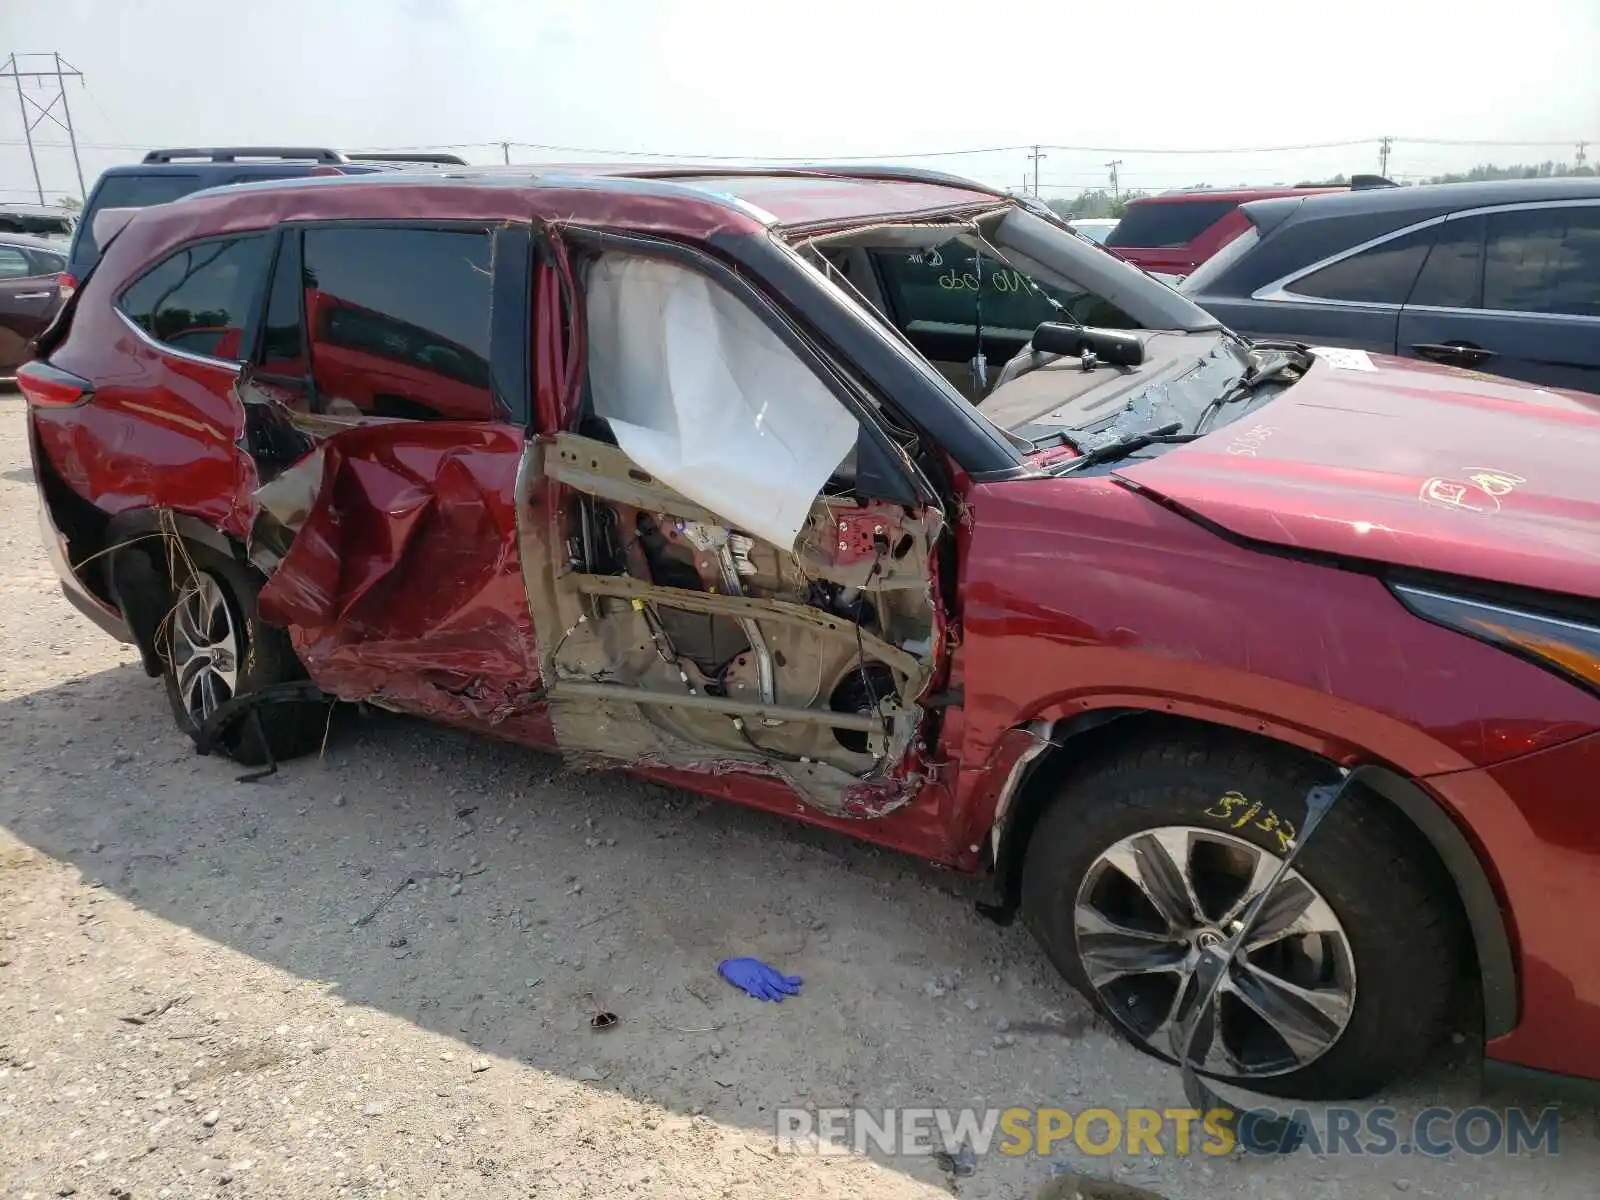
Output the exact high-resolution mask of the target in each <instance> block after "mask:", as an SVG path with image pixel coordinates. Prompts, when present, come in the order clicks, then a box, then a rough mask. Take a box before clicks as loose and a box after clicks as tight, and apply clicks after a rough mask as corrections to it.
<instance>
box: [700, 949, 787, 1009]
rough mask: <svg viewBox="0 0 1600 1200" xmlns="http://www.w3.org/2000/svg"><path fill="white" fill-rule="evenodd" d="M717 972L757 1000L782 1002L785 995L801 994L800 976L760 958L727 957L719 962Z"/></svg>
mask: <svg viewBox="0 0 1600 1200" xmlns="http://www.w3.org/2000/svg"><path fill="white" fill-rule="evenodd" d="M717 974H718V975H721V976H722V977H723V978H724V979H726V980H727V981H728V982H729V983H731V984H733V986H734V987H736V988H739V989H741V990H742V991H745V992H748V993H749V994H750V995H752V996H754V997H755V998H756V999H757V1000H775V1001H777V1002H778V1003H779V1004H782V1003H783V998H784V997H785V996H798V995H799V994H800V984H801V979H800V976H798V975H785V974H784V973H783V972H782V971H779V970H778V969H777V968H776V967H769V966H767V964H766V963H764V962H762V961H761V960H760V959H759V958H725V959H723V960H722V961H721V962H719V963H718V964H717Z"/></svg>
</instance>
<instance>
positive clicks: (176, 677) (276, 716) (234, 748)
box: [154, 542, 328, 766]
mask: <svg viewBox="0 0 1600 1200" xmlns="http://www.w3.org/2000/svg"><path fill="white" fill-rule="evenodd" d="M178 561H179V563H180V566H179V568H178V569H176V570H174V572H173V573H174V575H177V576H178V578H177V579H176V580H175V581H174V582H175V584H176V586H175V587H174V589H173V603H172V606H171V608H170V609H169V610H167V612H166V615H165V618H164V620H163V621H162V622H161V625H160V627H159V628H158V629H157V631H156V634H155V638H154V641H155V645H156V647H157V649H158V651H159V653H160V654H161V656H162V658H163V660H164V662H163V665H164V667H165V671H164V674H165V677H166V684H167V698H168V699H169V700H170V701H171V702H172V715H173V717H174V718H175V719H176V720H177V722H178V725H179V727H180V728H181V729H182V730H183V731H184V732H185V733H187V734H188V735H189V736H190V737H195V736H197V735H198V734H199V732H200V727H201V726H202V725H203V724H205V721H206V719H207V718H208V717H210V716H211V714H212V713H214V712H216V711H217V709H218V708H220V707H221V706H222V705H224V704H226V703H227V702H228V701H230V700H234V699H237V698H239V697H243V696H248V695H249V694H250V693H252V692H257V691H261V690H263V689H265V688H269V687H272V686H274V685H276V684H280V683H293V682H297V681H300V680H304V679H305V677H306V673H305V669H304V668H303V667H302V666H301V665H300V660H299V658H298V657H297V656H296V655H295V652H294V647H293V645H292V644H291V643H290V641H289V634H288V632H287V631H286V630H283V629H279V628H277V627H276V626H272V625H268V624H266V623H265V622H264V621H262V620H261V618H260V617H259V616H258V615H257V614H256V593H257V591H258V590H259V586H260V585H259V583H258V580H259V578H260V576H258V575H256V574H255V573H254V572H253V571H252V570H251V569H250V568H249V567H247V566H245V565H244V564H242V563H240V562H238V561H237V560H235V559H233V558H230V557H228V556H227V555H224V554H220V553H218V552H217V551H216V550H213V549H212V548H210V547H209V546H202V545H197V544H195V543H192V542H186V543H184V546H183V553H182V555H181V557H180V558H179V560H178ZM327 720H328V706H327V705H326V704H322V703H318V702H315V701H307V700H299V699H295V700H288V701H277V702H273V703H264V704H261V705H258V706H257V707H256V708H255V709H254V710H253V711H251V712H249V713H247V714H245V715H244V716H243V717H242V718H241V719H240V720H238V721H236V722H235V723H233V724H232V725H230V726H228V727H227V728H226V729H224V730H223V731H222V732H220V733H219V735H218V737H217V743H216V744H217V749H219V750H221V751H222V752H224V753H226V754H227V755H228V756H229V757H230V758H232V759H234V760H236V761H238V762H241V763H244V764H246V765H247V766H260V765H262V764H264V763H265V762H267V760H268V758H269V757H270V758H272V759H275V760H277V761H279V762H283V761H286V760H288V759H291V758H296V757H298V756H300V755H302V754H309V753H311V752H312V751H313V750H315V749H316V748H317V747H318V746H319V745H321V742H322V737H323V734H324V732H325V731H326V729H327Z"/></svg>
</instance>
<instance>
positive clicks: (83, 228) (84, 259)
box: [72, 173, 200, 271]
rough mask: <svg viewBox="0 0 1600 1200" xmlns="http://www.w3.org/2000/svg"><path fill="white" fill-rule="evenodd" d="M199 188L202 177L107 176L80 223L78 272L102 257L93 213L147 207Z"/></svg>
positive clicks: (76, 246)
mask: <svg viewBox="0 0 1600 1200" xmlns="http://www.w3.org/2000/svg"><path fill="white" fill-rule="evenodd" d="M199 187H200V176H198V175H191V174H177V173H163V174H154V173H151V174H148V175H106V176H104V177H103V178H102V179H101V180H100V185H99V186H98V187H96V188H95V189H94V193H93V194H92V195H91V196H90V197H89V208H88V210H87V211H85V212H84V214H83V218H82V219H81V220H80V221H79V222H78V240H77V242H76V243H75V244H74V246H73V251H72V259H73V263H74V264H75V265H76V267H77V269H78V270H79V271H86V270H87V269H88V268H89V267H91V266H93V265H94V264H95V262H96V261H97V260H98V259H99V257H100V248H99V247H98V246H96V245H95V240H94V214H95V213H97V212H99V211H100V210H101V209H103V208H148V207H150V206H151V205H152V204H165V203H167V202H168V201H169V200H176V199H177V198H178V197H179V196H187V195H188V194H189V193H190V192H193V191H196V190H197V189H198V188H199Z"/></svg>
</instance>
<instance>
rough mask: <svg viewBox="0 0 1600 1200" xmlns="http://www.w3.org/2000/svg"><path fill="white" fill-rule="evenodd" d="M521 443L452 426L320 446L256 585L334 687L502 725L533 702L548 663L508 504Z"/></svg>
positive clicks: (356, 432)
mask: <svg viewBox="0 0 1600 1200" xmlns="http://www.w3.org/2000/svg"><path fill="white" fill-rule="evenodd" d="M522 451H523V439H522V437H521V435H520V434H518V433H517V432H516V431H515V430H512V429H508V428H504V427H494V426H485V425H481V424H466V423H455V422H436V423H428V424H416V423H410V422H397V423H394V424H385V425H375V426H370V427H367V428H361V429H350V430H347V431H345V432H342V433H339V434H336V435H334V436H333V437H331V438H329V439H328V440H327V441H325V442H323V443H322V445H321V446H320V447H319V448H318V450H317V452H316V454H315V455H314V456H313V462H314V463H315V464H316V465H318V466H319V467H320V471H319V474H320V481H319V486H318V488H317V492H316V499H315V501H314V503H313V504H312V505H311V506H310V508H309V510H308V511H305V512H304V513H303V515H302V514H301V513H300V512H299V511H297V508H296V506H295V505H294V503H293V501H292V500H291V501H290V502H289V507H288V508H278V509H277V510H276V511H275V504H274V502H275V500H277V498H278V495H279V494H280V493H283V494H286V495H291V496H292V494H293V489H292V488H286V487H282V486H280V485H283V484H285V483H288V484H293V483H294V480H292V479H289V478H287V477H280V479H279V480H278V481H277V482H276V483H274V484H268V485H267V486H266V487H265V488H264V489H263V491H262V495H261V501H262V506H263V509H264V511H265V512H266V514H267V515H268V516H269V517H273V518H276V519H278V520H279V521H280V522H282V523H283V524H284V525H285V526H286V527H293V523H294V522H299V523H298V528H297V529H296V532H295V535H294V538H293V544H292V546H290V548H289V550H288V553H287V554H286V555H285V556H284V557H283V559H282V561H281V562H280V563H278V564H277V567H276V570H275V571H274V573H273V574H272V575H271V578H270V579H269V580H268V582H267V585H266V587H265V588H263V589H262V591H261V596H260V607H261V612H262V615H263V616H265V617H266V618H267V619H268V620H269V621H272V622H274V623H275V624H279V625H284V626H287V627H288V628H289V630H290V632H291V634H292V636H293V639H294V644H295V649H296V650H297V651H298V652H299V654H300V658H301V660H302V661H303V662H304V663H305V665H306V669H307V670H308V671H309V672H310V674H311V677H312V679H314V680H315V681H316V683H317V684H318V686H320V687H321V688H322V689H323V690H324V691H326V692H328V693H330V694H332V695H337V696H341V697H343V698H345V699H350V700H363V699H366V700H375V701H379V702H382V703H386V704H389V705H392V706H394V707H397V708H402V709H405V710H407V711H411V712H417V713H419V714H421V715H425V716H437V717H441V718H452V719H456V720H470V721H473V722H482V723H485V724H489V725H498V724H500V723H501V722H503V721H505V720H506V719H507V718H508V717H513V716H518V715H526V714H527V713H529V712H531V711H532V709H533V707H534V705H535V704H536V702H537V698H538V684H539V671H538V666H537V660H536V656H535V652H534V646H535V639H534V635H533V625H532V621H531V618H530V617H529V614H528V605H527V601H526V599H525V597H524V595H523V592H522V574H521V567H520V565H519V563H518V555H517V545H518V539H517V519H516V511H515V508H514V497H515V494H516V474H517V469H518V466H519V464H520V463H521V460H522Z"/></svg>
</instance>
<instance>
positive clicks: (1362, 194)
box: [1245, 175, 1600, 228]
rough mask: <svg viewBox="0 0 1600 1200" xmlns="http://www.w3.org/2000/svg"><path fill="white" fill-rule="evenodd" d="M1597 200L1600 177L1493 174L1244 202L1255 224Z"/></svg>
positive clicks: (1422, 214) (1599, 192) (1429, 213)
mask: <svg viewBox="0 0 1600 1200" xmlns="http://www.w3.org/2000/svg"><path fill="white" fill-rule="evenodd" d="M1588 199H1600V176H1593V175H1578V176H1572V177H1568V178H1560V179H1494V180H1485V181H1483V182H1481V183H1426V184H1419V185H1417V186H1415V187H1384V188H1370V189H1364V190H1358V191H1352V192H1340V193H1338V194H1336V195H1326V196H1307V197H1305V198H1303V199H1298V200H1296V199H1290V200H1258V201H1255V202H1254V203H1252V204H1247V205H1246V206H1245V212H1246V215H1248V216H1249V217H1250V219H1251V221H1252V222H1254V223H1255V224H1256V225H1257V227H1258V228H1259V227H1262V226H1264V225H1270V224H1276V223H1277V222H1278V221H1280V220H1282V219H1283V218H1284V217H1285V216H1287V215H1288V214H1289V213H1291V212H1292V213H1293V214H1294V217H1295V220H1296V221H1309V220H1315V219H1317V218H1322V217H1340V216H1348V215H1351V214H1355V213H1394V214H1397V215H1400V214H1414V215H1415V216H1416V219H1418V220H1422V219H1424V218H1426V217H1427V216H1430V215H1432V214H1434V213H1440V212H1459V211H1460V210H1462V209H1468V208H1492V207H1494V206H1496V205H1500V204H1526V203H1537V202H1540V201H1552V200H1588Z"/></svg>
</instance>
